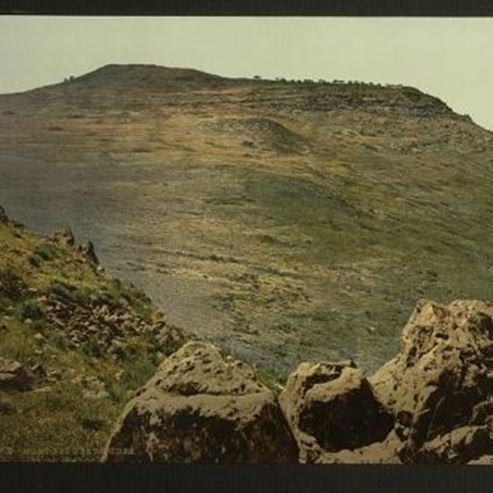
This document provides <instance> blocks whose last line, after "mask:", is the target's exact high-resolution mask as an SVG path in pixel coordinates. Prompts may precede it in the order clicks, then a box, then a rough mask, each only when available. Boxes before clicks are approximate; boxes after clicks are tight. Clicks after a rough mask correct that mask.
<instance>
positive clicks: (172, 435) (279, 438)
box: [102, 341, 298, 463]
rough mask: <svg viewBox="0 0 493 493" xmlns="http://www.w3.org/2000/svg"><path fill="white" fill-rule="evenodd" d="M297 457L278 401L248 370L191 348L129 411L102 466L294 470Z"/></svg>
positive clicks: (207, 348)
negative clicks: (283, 466) (280, 466)
mask: <svg viewBox="0 0 493 493" xmlns="http://www.w3.org/2000/svg"><path fill="white" fill-rule="evenodd" d="M297 456H298V450H297V448H296V443H295V441H294V438H293V436H292V434H291V431H290V429H289V427H288V425H287V423H286V420H285V418H284V416H283V414H282V412H281V410H280V408H279V405H278V404H277V402H276V400H275V397H274V395H273V393H272V392H271V391H270V390H269V389H268V388H267V387H265V386H264V385H263V384H262V383H260V382H259V381H258V380H257V379H256V377H255V374H254V371H253V370H252V368H251V367H250V366H248V365H247V364H245V363H242V362H240V361H235V360H234V359H232V358H231V357H226V358H225V357H223V356H222V355H221V353H220V352H219V350H218V349H217V348H216V347H215V346H213V345H212V344H209V343H205V342H198V341H191V342H188V343H186V344H185V345H184V346H182V347H181V348H180V349H179V350H178V351H177V352H175V353H173V354H172V355H171V356H169V357H168V358H167V359H166V360H164V362H163V363H162V364H161V366H160V367H159V368H158V370H157V371H156V373H155V375H154V376H153V377H152V378H151V379H150V380H149V381H148V382H147V383H146V384H145V385H144V387H143V388H141V389H140V390H139V391H138V392H137V395H136V397H134V398H133V399H132V400H131V401H130V402H129V403H128V405H127V406H126V408H125V410H124V411H123V414H122V416H121V417H120V419H119V420H118V422H117V423H116V426H115V428H114V430H113V432H112V434H111V437H110V439H109V441H108V443H107V446H106V449H105V452H104V455H103V458H102V460H103V461H104V462H121V461H131V462H160V463H191V462H202V463H214V462H221V463H276V462H295V461H296V460H297Z"/></svg>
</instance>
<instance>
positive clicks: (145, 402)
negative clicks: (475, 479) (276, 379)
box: [103, 301, 493, 464]
mask: <svg viewBox="0 0 493 493" xmlns="http://www.w3.org/2000/svg"><path fill="white" fill-rule="evenodd" d="M492 330H493V307H491V306H490V305H488V304H486V303H482V302H477V301H456V302H454V303H452V304H450V305H449V306H444V305H439V304H436V303H433V302H425V301H422V302H420V303H418V306H417V307H416V309H415V311H414V313H413V315H412V316H411V318H410V320H409V322H408V323H407V325H406V327H405V329H404V332H403V336H402V347H401V352H400V353H399V354H398V355H397V356H396V357H395V358H394V359H393V360H391V361H390V362H388V363H387V364H386V365H384V366H383V367H382V368H380V369H379V370H378V371H377V372H376V373H375V374H374V375H373V376H372V377H370V378H368V379H367V378H366V377H365V376H364V374H363V372H362V371H361V370H359V369H358V368H357V367H356V365H355V364H354V363H353V362H352V361H347V362H341V363H317V364H309V363H302V364H301V365H300V366H299V367H298V369H297V370H296V371H295V372H294V373H293V374H292V375H291V376H290V377H289V378H288V381H287V384H286V387H285V388H284V389H283V391H282V393H281V394H280V396H279V405H278V403H277V402H276V400H275V398H274V395H273V394H272V392H271V391H270V390H268V389H267V388H266V387H265V386H264V385H263V384H261V383H260V382H259V381H258V380H257V379H256V378H255V375H254V372H253V370H252V369H251V368H250V367H249V366H248V365H246V364H245V363H241V362H239V361H234V360H233V359H232V358H230V357H226V358H224V357H223V356H222V355H221V354H220V353H219V351H218V350H217V349H216V348H215V347H214V346H213V345H211V344H208V343H202V342H197V341H192V342H189V343H187V344H185V346H183V347H182V348H181V349H180V350H178V351H177V352H176V353H174V354H173V355H171V356H170V357H168V358H167V359H166V360H165V361H164V362H163V363H162V365H161V366H160V368H159V369H158V371H157V372H156V374H155V375H154V377H153V378H151V380H149V382H148V383H147V384H146V385H145V386H144V387H143V388H142V389H141V390H140V391H139V392H138V394H137V396H136V397H135V398H134V399H133V400H132V401H131V402H130V403H129V404H128V405H127V408H126V409H125V411H124V413H123V415H122V417H121V418H120V420H119V422H118V423H117V425H116V427H115V429H114V431H113V434H112V436H111V438H110V440H109V442H108V445H107V448H106V452H105V455H104V458H103V460H104V461H108V462H117V461H136V462H144V461H156V462H229V463H234V462H238V463H241V462H289V461H296V460H297V461H299V462H302V463H318V464H329V463H424V464H435V463H440V464H441V463H452V464H466V463H467V464H484V463H491V457H492V455H493V412H492V411H493V392H492V390H493V387H492V382H493V380H492V379H493V349H492ZM283 414H284V416H283Z"/></svg>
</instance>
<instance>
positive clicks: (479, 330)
mask: <svg viewBox="0 0 493 493" xmlns="http://www.w3.org/2000/svg"><path fill="white" fill-rule="evenodd" d="M370 382H371V384H372V385H373V388H374V389H375V391H376V393H377V395H378V398H379V399H380V400H381V401H382V402H383V403H384V404H385V406H386V407H387V408H388V409H389V411H390V412H392V414H393V415H394V416H395V418H396V423H397V424H396V432H397V433H398V434H399V436H400V437H401V439H402V440H403V442H404V446H403V448H402V450H401V451H400V456H401V458H402V460H403V461H405V462H440V463H442V462H452V463H462V462H467V461H469V460H472V459H474V458H476V457H479V456H481V455H484V454H486V453H487V452H488V451H489V452H490V453H491V451H493V440H492V438H493V434H492V424H493V423H492V418H493V416H492V413H491V408H492V404H491V399H492V396H493V307H491V306H490V305H488V304H486V303H483V302H479V301H455V302H453V303H451V304H450V305H448V306H444V305H439V304H437V303H433V302H427V301H421V302H419V303H418V305H417V307H416V309H415V311H414V313H413V314H412V316H411V318H410V320H409V322H408V323H407V325H406V327H405V328H404V331H403V334H402V343H401V351H400V353H399V354H398V355H397V356H396V357H395V358H394V359H392V360H391V361H390V362H388V363H387V364H385V365H384V366H383V367H382V368H380V369H379V370H378V371H377V372H376V373H375V374H374V375H373V376H372V377H371V378H370Z"/></svg>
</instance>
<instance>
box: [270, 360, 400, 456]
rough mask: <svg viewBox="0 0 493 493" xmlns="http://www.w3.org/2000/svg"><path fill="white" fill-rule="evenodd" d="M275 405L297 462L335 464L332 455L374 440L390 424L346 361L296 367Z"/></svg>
mask: <svg viewBox="0 0 493 493" xmlns="http://www.w3.org/2000/svg"><path fill="white" fill-rule="evenodd" d="M279 401H280V404H281V408H282V410H283V412H284V413H285V415H286V418H287V420H288V422H289V424H290V426H291V428H292V430H293V432H294V435H295V437H296V440H297V442H298V446H299V448H300V461H301V462H318V461H324V462H331V459H332V456H335V457H333V461H334V462H337V455H336V454H337V453H338V452H340V451H343V450H346V451H348V450H351V451H352V450H357V449H360V448H363V447H366V446H368V445H370V444H372V443H374V442H380V441H382V440H384V439H385V438H386V436H387V435H388V434H389V432H390V431H391V429H392V426H393V418H392V416H391V415H390V414H389V413H388V412H387V411H386V410H385V409H384V408H383V406H382V405H381V404H380V403H379V402H378V401H377V400H376V398H375V396H374V393H373V390H372V388H371V385H370V384H369V383H368V380H367V379H366V378H365V377H364V375H363V373H362V372H361V370H359V369H357V368H356V367H355V365H354V363H352V362H343V363H318V364H316V365H310V364H308V363H303V364H301V365H300V366H299V367H298V369H297V370H296V371H295V372H294V373H293V374H292V375H291V376H290V377H289V379H288V381H287V384H286V388H285V389H284V390H283V392H282V393H281V395H280V398H279ZM363 455H364V456H368V453H367V452H365V453H364V454H363ZM370 455H371V453H370ZM379 455H380V454H379Z"/></svg>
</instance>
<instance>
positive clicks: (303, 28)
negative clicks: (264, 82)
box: [0, 16, 493, 129]
mask: <svg viewBox="0 0 493 493" xmlns="http://www.w3.org/2000/svg"><path fill="white" fill-rule="evenodd" d="M492 49H493V18H487V17H483V18H364V17H362V18H356V17H339V18H338V17H305V18H302V17H299V18H295V17H264V18H261V17H202V18H200V17H93V18H88V17H73V18H71V17H40V16H0V93H7V92H17V91H23V90H27V89H31V88H34V87H38V86H41V85H47V84H51V83H56V82H60V81H62V80H63V79H64V78H65V77H67V76H69V75H75V76H77V75H82V74H84V73H86V72H89V71H91V70H94V69H96V68H98V67H100V66H102V65H106V64H108V63H153V64H157V65H164V66H170V67H188V68H195V69H199V70H204V71H206V72H210V73H215V74H218V75H223V76H230V77H252V76H254V75H260V76H261V77H263V78H275V77H286V78H302V79H305V78H309V79H326V80H332V79H341V80H360V81H366V82H370V81H372V82H380V83H396V84H404V85H410V86H414V87H417V88H418V89H420V90H422V91H424V92H427V93H429V94H432V95H434V96H437V97H439V98H440V99H442V100H443V101H445V102H446V103H447V104H448V105H449V106H451V107H452V108H453V109H454V110H455V111H457V112H458V113H461V114H464V113H466V114H469V115H470V116H471V117H472V118H473V119H474V120H475V121H476V122H477V123H478V124H480V125H482V126H484V127H486V128H489V129H493V97H492V96H491V92H492V89H493V57H492V56H491V51H492Z"/></svg>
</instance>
